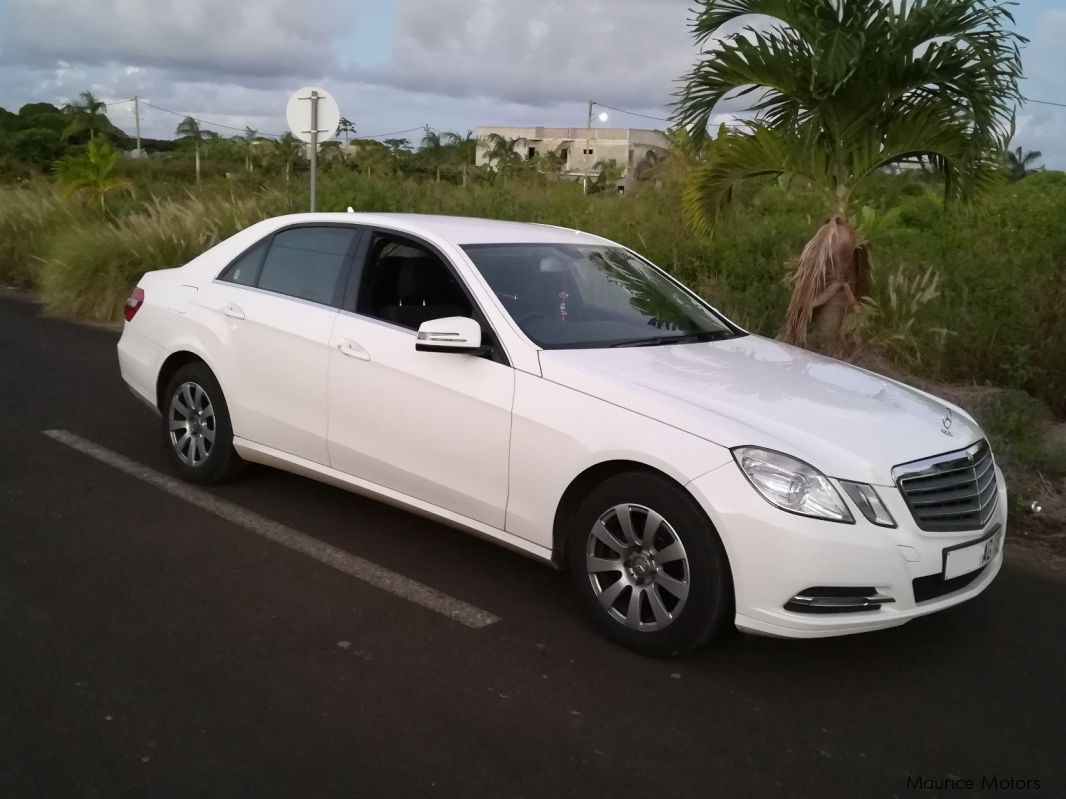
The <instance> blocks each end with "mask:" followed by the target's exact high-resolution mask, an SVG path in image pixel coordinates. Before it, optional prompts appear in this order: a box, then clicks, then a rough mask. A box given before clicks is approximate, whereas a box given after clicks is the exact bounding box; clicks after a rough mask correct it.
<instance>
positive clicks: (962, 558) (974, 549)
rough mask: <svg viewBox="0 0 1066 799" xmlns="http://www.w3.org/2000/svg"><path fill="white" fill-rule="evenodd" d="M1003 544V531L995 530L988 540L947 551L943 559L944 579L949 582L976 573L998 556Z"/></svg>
mask: <svg viewBox="0 0 1066 799" xmlns="http://www.w3.org/2000/svg"><path fill="white" fill-rule="evenodd" d="M1002 543H1003V531H1002V530H997V531H996V532H994V533H993V534H992V535H991V536H989V537H988V538H985V539H983V540H981V541H978V542H977V543H975V544H970V545H968V546H962V547H958V548H956V549H949V550H948V551H947V553H945V554H946V557H945V558H944V579H945V580H950V579H952V578H954V577H961V576H962V575H964V574H969V573H970V572H973V571H977V570H978V569H980V568H983V567H985V566H987V565H988V563H989V562H990V561H991V560H992V559H993V558H995V557H996V555H998V554H999V548H1000V545H1001V544H1002Z"/></svg>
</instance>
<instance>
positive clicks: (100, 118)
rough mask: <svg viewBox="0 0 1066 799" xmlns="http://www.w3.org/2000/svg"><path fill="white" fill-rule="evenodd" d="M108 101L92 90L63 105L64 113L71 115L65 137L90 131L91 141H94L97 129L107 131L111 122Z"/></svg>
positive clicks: (64, 132) (64, 131)
mask: <svg viewBox="0 0 1066 799" xmlns="http://www.w3.org/2000/svg"><path fill="white" fill-rule="evenodd" d="M106 112H107V103H105V102H104V101H103V100H101V99H99V98H98V97H96V96H95V95H94V94H93V93H92V92H91V91H84V92H82V93H81V94H79V95H78V99H77V100H71V101H70V102H69V103H67V104H66V105H64V106H63V113H64V114H67V115H68V116H70V117H71V120H70V122H69V123H68V124H67V126H66V128H64V129H63V138H64V139H69V138H70V137H71V136H75V135H77V134H79V133H84V132H85V131H89V141H93V139H94V138H95V133H96V131H101V132H103V131H106V130H107V128H108V125H109V124H110V123H109V122H108V119H107V113H106Z"/></svg>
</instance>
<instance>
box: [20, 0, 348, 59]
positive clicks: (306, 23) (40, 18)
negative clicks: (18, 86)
mask: <svg viewBox="0 0 1066 799" xmlns="http://www.w3.org/2000/svg"><path fill="white" fill-rule="evenodd" d="M6 16H7V19H6V24H5V25H4V29H3V31H2V33H0V48H2V53H3V55H2V59H3V62H4V63H6V64H36V65H43V66H51V65H52V64H53V63H54V62H55V61H57V60H63V61H68V62H80V63H85V64H104V63H109V62H117V63H121V64H136V65H142V66H156V67H169V68H174V69H178V70H182V71H184V72H186V73H190V74H200V75H212V74H213V75H218V74H222V75H226V76H248V77H256V76H258V77H272V76H282V75H321V74H325V73H327V72H329V71H331V70H332V69H334V68H335V66H336V61H335V59H334V57H333V55H332V52H331V50H330V48H329V42H330V41H331V40H332V39H333V38H334V37H335V36H338V35H340V34H342V33H344V32H345V30H347V29H348V28H349V27H350V25H349V24H348V18H350V16H351V13H350V11H348V10H347V7H346V5H345V3H344V2H343V0H318V2H316V3H315V5H314V9H313V13H308V9H307V7H306V6H305V5H304V4H301V3H294V2H291V0H180V3H176V4H173V5H164V4H161V3H154V2H144V0H7V15H6Z"/></svg>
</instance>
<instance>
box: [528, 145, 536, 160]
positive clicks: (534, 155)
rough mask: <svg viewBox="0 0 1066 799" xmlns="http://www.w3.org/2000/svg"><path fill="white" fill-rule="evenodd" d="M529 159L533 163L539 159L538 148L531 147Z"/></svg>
mask: <svg viewBox="0 0 1066 799" xmlns="http://www.w3.org/2000/svg"><path fill="white" fill-rule="evenodd" d="M527 157H528V158H529V160H530V161H532V160H533V159H534V158H536V157H537V148H536V147H530V148H529V155H528V156H527Z"/></svg>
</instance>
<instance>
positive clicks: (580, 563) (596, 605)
mask: <svg viewBox="0 0 1066 799" xmlns="http://www.w3.org/2000/svg"><path fill="white" fill-rule="evenodd" d="M567 550H568V551H567V555H568V561H569V566H570V574H571V578H572V582H573V584H574V588H575V589H576V591H577V593H578V596H579V597H580V599H581V602H582V604H583V605H584V606H585V607H586V608H587V610H588V612H589V613H590V615H591V616H592V619H593V620H594V621H595V623H596V624H597V626H598V627H599V628H600V629H601V630H602V631H603V632H604V633H606V634H607V636H608V637H609V638H611V639H612V640H614V641H615V642H617V643H619V644H621V645H623V646H626V647H628V648H630V649H634V650H636V651H638V652H642V653H644V654H650V655H660V656H664V655H677V654H682V653H684V652H688V651H690V650H692V649H694V648H696V647H698V646H701V645H703V644H704V643H706V642H707V641H709V640H710V639H711V638H712V637H713V636H714V634H715V633H716V632H718V630H719V629H720V628H721V627H722V626H723V625H724V624H725V622H727V621H728V619H729V615H730V613H731V612H732V604H733V602H732V600H733V586H732V579H731V576H730V572H729V564H728V561H727V559H726V555H725V551H724V549H723V548H722V542H721V540H720V539H719V538H718V535H717V533H716V532H715V531H714V528H713V526H712V525H711V523H710V521H709V520H708V519H707V516H706V515H705V514H704V513H703V511H702V509H701V508H700V507H699V506H698V505H697V504H696V502H695V500H694V499H693V498H692V497H691V496H690V495H689V494H688V493H687V492H686V491H685V490H684V489H682V488H681V487H679V486H677V485H675V484H674V483H672V482H671V481H669V480H667V479H665V478H662V477H659V476H657V475H653V474H642V473H627V474H621V475H617V476H615V477H612V478H610V479H609V480H607V481H605V482H604V483H602V484H600V485H599V486H598V487H597V488H595V489H593V490H592V491H591V492H590V493H589V495H588V497H586V499H585V501H584V502H583V503H582V504H581V507H580V508H579V510H578V512H577V513H576V514H575V517H574V519H573V526H572V528H571V530H570V534H569V536H568V538H567Z"/></svg>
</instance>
